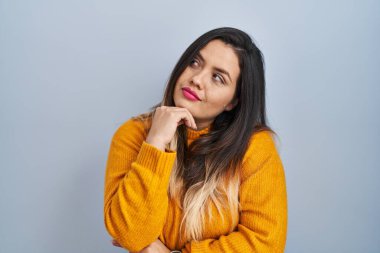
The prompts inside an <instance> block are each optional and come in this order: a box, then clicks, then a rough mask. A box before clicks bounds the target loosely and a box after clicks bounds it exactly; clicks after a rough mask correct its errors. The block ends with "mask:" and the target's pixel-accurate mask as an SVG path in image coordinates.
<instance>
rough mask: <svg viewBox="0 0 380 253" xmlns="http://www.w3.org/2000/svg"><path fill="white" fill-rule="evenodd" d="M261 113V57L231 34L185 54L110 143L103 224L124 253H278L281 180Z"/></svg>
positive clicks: (283, 220)
mask: <svg viewBox="0 0 380 253" xmlns="http://www.w3.org/2000/svg"><path fill="white" fill-rule="evenodd" d="M273 135H274V132H273V131H272V130H271V129H270V128H269V127H268V125H267V122H266V115H265V79H264V66H263V58H262V54H261V52H260V50H259V49H258V48H257V47H256V45H255V44H254V43H253V42H252V39H251V38H250V37H249V36H248V35H247V34H246V33H244V32H243V31H240V30H238V29H235V28H228V27H227V28H219V29H215V30H211V31H209V32H207V33H205V34H203V35H202V36H200V37H199V38H198V39H197V40H195V41H194V42H193V43H192V44H191V45H190V46H189V47H188V48H187V50H186V51H185V52H184V54H183V55H182V56H181V58H180V59H179V61H178V63H177V64H176V66H175V67H174V70H173V72H172V74H171V76H170V79H169V82H168V85H167V88H166V90H165V94H164V96H163V99H162V102H161V103H160V104H158V105H156V106H154V107H153V108H152V111H150V112H149V113H146V114H143V115H139V116H137V117H133V118H131V119H129V120H128V121H126V122H125V123H124V124H123V125H122V126H121V127H119V129H118V130H117V131H116V133H115V134H114V136H113V138H112V142H111V147H110V151H109V156H108V162H107V168H106V175H105V198H104V219H105V226H106V228H107V230H108V232H109V234H110V235H111V236H112V237H113V238H114V240H113V243H114V245H117V246H121V247H124V248H125V249H127V250H129V251H131V252H140V253H147V252H155V253H160V252H165V253H166V252H171V251H174V252H176V251H177V252H178V251H179V252H283V251H284V248H285V241H286V231H287V196H286V186H285V175H284V169H283V165H282V162H281V159H280V156H279V154H278V152H277V149H276V146H275V142H274V137H273Z"/></svg>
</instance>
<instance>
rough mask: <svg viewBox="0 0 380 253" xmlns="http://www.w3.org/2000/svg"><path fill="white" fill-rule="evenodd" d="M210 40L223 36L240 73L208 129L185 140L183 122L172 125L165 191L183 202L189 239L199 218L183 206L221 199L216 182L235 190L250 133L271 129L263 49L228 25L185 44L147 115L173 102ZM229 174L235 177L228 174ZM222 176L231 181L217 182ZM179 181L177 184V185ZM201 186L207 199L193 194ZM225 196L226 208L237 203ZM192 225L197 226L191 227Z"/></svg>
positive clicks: (198, 233)
mask: <svg viewBox="0 0 380 253" xmlns="http://www.w3.org/2000/svg"><path fill="white" fill-rule="evenodd" d="M212 40H221V41H223V42H224V43H226V44H227V45H229V46H231V47H232V48H233V50H234V51H235V53H236V55H237V56H238V59H239V67H240V75H239V78H238V81H237V86H236V92H235V98H237V99H238V104H237V105H236V106H235V107H234V108H233V109H232V110H230V111H223V112H222V113H220V114H219V115H218V116H217V117H216V118H215V119H214V122H213V123H212V124H211V126H210V129H209V132H208V133H206V134H204V135H202V136H201V137H199V138H198V139H196V140H194V141H193V142H192V143H191V144H190V145H189V146H188V145H187V130H186V127H185V125H181V126H179V127H178V128H177V132H176V144H175V145H176V151H177V161H176V169H174V170H173V174H172V177H171V185H170V187H169V188H171V189H169V192H170V193H171V196H172V197H175V196H174V195H177V197H180V200H179V203H180V204H182V205H183V206H184V210H185V219H186V214H187V219H188V220H187V221H185V224H186V227H185V230H186V231H187V234H188V239H201V232H202V229H200V224H202V223H200V222H199V221H196V220H195V219H196V214H195V213H193V215H191V214H189V212H191V211H190V210H187V209H189V208H190V207H192V208H194V207H196V206H197V205H196V204H194V203H192V201H193V202H194V201H195V202H198V207H199V208H202V206H201V205H202V204H201V203H207V201H210V199H212V201H213V202H214V203H215V202H218V201H219V202H218V203H215V204H216V205H222V203H223V201H225V200H223V199H222V197H221V196H220V195H217V192H219V191H218V190H217V188H221V189H223V187H224V189H225V190H226V191H227V189H228V187H232V188H234V189H235V191H229V192H230V193H229V194H230V195H231V192H234V194H235V195H236V194H237V190H236V189H238V178H239V176H238V174H239V168H240V167H241V165H242V160H243V156H244V154H245V152H246V150H247V147H248V145H249V141H250V139H251V137H252V136H253V134H254V133H256V132H258V131H263V130H267V131H269V132H271V133H274V131H273V130H272V129H270V127H269V126H268V125H267V120H266V108H265V77H264V59H263V55H262V53H261V51H260V50H259V48H258V47H257V46H256V45H255V43H254V42H253V41H252V39H251V37H250V36H249V35H248V34H247V33H245V32H243V31H241V30H239V29H236V28H231V27H223V28H218V29H214V30H211V31H209V32H207V33H205V34H203V35H201V36H200V37H199V38H198V39H196V40H195V41H194V42H193V43H192V44H191V45H190V46H189V47H188V48H187V49H186V51H185V52H184V53H183V54H182V56H181V57H180V59H179V60H178V62H177V64H176V65H175V67H174V69H173V71H172V73H171V75H170V78H169V81H168V84H167V86H166V90H165V93H164V97H163V99H162V102H161V103H160V104H158V105H155V106H153V107H152V110H153V111H152V112H151V113H150V114H149V115H150V117H151V116H152V115H153V114H154V110H155V109H156V108H157V107H158V106H164V105H165V106H175V103H174V98H173V97H174V88H175V86H176V83H177V80H178V78H179V77H180V75H181V74H182V73H183V71H184V70H185V69H186V67H188V66H189V64H190V63H191V61H192V60H193V59H194V58H195V56H196V55H197V54H198V52H199V51H200V50H201V49H202V48H203V47H205V46H206V45H207V43H209V42H210V41H212ZM233 178H235V179H237V180H232V179H233ZM226 179H227V180H226ZM226 181H227V182H229V183H230V185H229V186H221V185H222V184H223V182H226ZM178 185H180V186H181V187H180V189H179V188H178ZM174 188H175V189H178V190H175V189H174ZM201 189H202V190H203V192H204V191H205V189H206V190H208V193H209V197H210V198H209V199H200V197H197V193H199V192H200V190H201ZM227 195H228V194H227ZM227 202H228V203H229V204H230V207H231V208H236V203H233V204H231V202H237V196H228V199H227ZM206 205H207V204H206ZM208 207H209V205H208ZM196 212H199V210H197V211H196ZM231 212H234V210H231ZM201 217H204V216H201ZM194 224H195V225H194ZM203 224H204V221H203ZM197 226H198V228H195V227H197ZM189 231H190V232H189Z"/></svg>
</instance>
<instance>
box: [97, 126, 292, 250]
mask: <svg viewBox="0 0 380 253" xmlns="http://www.w3.org/2000/svg"><path fill="white" fill-rule="evenodd" d="M208 131H209V128H205V129H202V130H198V131H196V130H192V129H190V128H188V144H190V143H191V142H192V141H194V140H195V139H197V138H199V137H200V135H201V134H204V133H207V132H208ZM145 139H146V133H145V131H144V126H143V123H142V122H141V121H138V120H133V119H129V120H128V121H126V122H125V123H124V124H122V125H121V126H120V127H119V128H118V129H117V131H116V132H115V134H114V135H113V138H112V141H111V145H110V150H109V154H108V161H107V165H106V173H105V188H104V222H105V226H106V229H107V231H108V232H109V234H110V235H111V236H112V237H113V238H114V239H116V240H117V241H118V242H119V244H121V245H122V246H123V247H124V248H125V249H127V250H129V251H132V252H135V251H140V250H141V249H143V248H144V247H146V246H148V245H149V244H150V243H152V242H154V241H155V240H156V239H158V238H159V239H160V240H161V241H162V242H163V243H164V244H165V245H166V246H167V247H168V248H169V249H170V250H175V249H177V250H181V251H182V252H184V253H188V252H193V253H195V252H199V253H201V252H283V251H284V248H285V241H286V231H287V195H286V185H285V174H284V169H283V165H282V162H281V159H280V156H279V154H278V152H277V149H276V146H275V143H274V140H273V138H272V136H271V134H270V133H269V132H268V131H262V132H258V133H255V134H253V135H252V137H251V139H250V141H249V146H248V149H247V151H246V153H245V155H244V158H243V163H242V165H243V166H242V169H241V174H240V175H241V177H240V178H241V179H240V180H241V181H240V188H239V203H240V209H239V217H238V220H239V222H238V224H237V226H236V227H235V228H234V229H233V232H231V233H229V229H230V228H229V225H231V224H229V223H227V222H224V223H223V222H222V220H221V218H222V217H220V216H218V212H217V211H216V210H213V213H215V214H216V215H214V216H213V220H212V222H209V223H207V225H206V227H205V231H204V239H203V240H201V241H194V240H193V241H189V242H186V241H181V240H180V239H179V238H180V236H179V231H180V230H179V227H180V223H181V218H182V211H181V209H180V208H179V207H178V206H177V204H176V202H175V201H174V200H171V199H169V198H168V192H167V190H168V185H169V177H170V173H171V170H172V167H173V165H174V162H175V159H176V152H174V151H171V150H167V149H166V150H165V151H162V150H160V149H158V148H156V147H155V146H153V145H150V144H148V143H147V142H145ZM213 208H214V206H213ZM214 209H216V208H214ZM226 217H227V218H228V214H227V216H226Z"/></svg>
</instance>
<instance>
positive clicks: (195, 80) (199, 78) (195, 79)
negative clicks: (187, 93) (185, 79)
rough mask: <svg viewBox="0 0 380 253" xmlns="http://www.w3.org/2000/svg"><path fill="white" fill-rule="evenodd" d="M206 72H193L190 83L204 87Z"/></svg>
mask: <svg viewBox="0 0 380 253" xmlns="http://www.w3.org/2000/svg"><path fill="white" fill-rule="evenodd" d="M205 77H206V74H205V73H204V72H203V71H200V72H198V73H196V74H194V75H193V76H192V78H191V82H192V84H194V85H196V86H198V88H204V85H205Z"/></svg>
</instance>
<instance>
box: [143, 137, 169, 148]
mask: <svg viewBox="0 0 380 253" xmlns="http://www.w3.org/2000/svg"><path fill="white" fill-rule="evenodd" d="M145 142H146V143H148V144H150V145H152V146H155V147H156V148H157V149H159V150H162V151H165V144H163V143H162V142H161V141H159V140H157V139H152V138H149V136H148V137H147V138H146V140H145Z"/></svg>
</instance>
